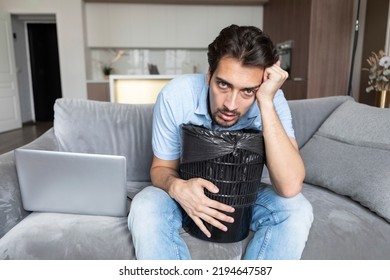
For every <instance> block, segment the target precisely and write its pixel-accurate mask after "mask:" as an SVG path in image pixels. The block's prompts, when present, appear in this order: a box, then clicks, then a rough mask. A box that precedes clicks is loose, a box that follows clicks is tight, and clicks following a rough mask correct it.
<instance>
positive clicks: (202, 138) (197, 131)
mask: <svg viewBox="0 0 390 280" xmlns="http://www.w3.org/2000/svg"><path fill="white" fill-rule="evenodd" d="M264 163H265V148H264V141H263V135H262V133H261V131H255V130H239V131H226V130H225V131H213V130H209V129H206V128H204V127H200V126H195V125H183V126H182V155H181V160H180V168H179V174H180V177H181V178H182V179H185V180H188V179H191V178H203V179H206V180H208V181H210V182H212V183H213V184H214V185H216V186H217V187H218V188H219V192H218V193H216V194H215V193H211V192H209V191H208V190H207V189H205V194H206V196H208V197H209V198H211V199H214V200H217V201H219V202H222V203H225V204H227V205H230V206H232V207H234V208H235V212H234V213H226V214H227V215H229V216H232V217H233V218H234V223H232V224H231V223H225V222H222V223H223V224H224V225H225V226H226V227H227V228H228V230H227V232H224V231H221V230H220V229H218V228H216V227H214V226H212V225H211V224H209V223H207V222H204V224H205V226H206V227H207V229H208V230H209V231H210V233H211V238H208V237H207V236H206V235H205V234H204V233H203V232H202V231H201V230H200V229H199V228H198V226H197V225H196V224H195V223H194V222H193V221H192V219H190V218H189V219H186V220H188V221H187V222H185V223H184V224H183V227H184V229H185V230H186V231H187V232H188V233H190V234H191V235H192V236H195V237H197V238H200V239H203V240H208V241H213V242H221V243H229V242H237V241H241V240H243V239H245V238H246V237H247V236H248V234H249V226H250V222H251V217H252V207H251V206H252V205H253V203H254V202H255V201H256V196H257V193H258V189H259V187H260V184H261V175H262V171H263V166H264Z"/></svg>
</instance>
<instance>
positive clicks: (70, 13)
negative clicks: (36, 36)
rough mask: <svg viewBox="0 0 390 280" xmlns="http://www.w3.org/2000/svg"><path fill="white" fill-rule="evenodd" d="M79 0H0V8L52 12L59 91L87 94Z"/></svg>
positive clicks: (65, 94) (68, 94) (74, 95)
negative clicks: (57, 58)
mask: <svg viewBox="0 0 390 280" xmlns="http://www.w3.org/2000/svg"><path fill="white" fill-rule="evenodd" d="M83 6H84V3H83V2H82V0H35V1H25V0H1V1H0V10H2V11H4V12H7V13H10V14H55V15H56V21H57V32H58V48H59V57H60V72H61V85H62V95H63V97H68V98H82V99H85V98H87V86H86V74H85V67H86V65H85V41H84V31H83Z"/></svg>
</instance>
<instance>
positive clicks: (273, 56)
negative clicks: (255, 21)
mask: <svg viewBox="0 0 390 280" xmlns="http://www.w3.org/2000/svg"><path fill="white" fill-rule="evenodd" d="M225 56H228V57H232V58H236V59H238V60H239V61H241V63H242V65H245V66H260V67H263V68H267V67H269V66H272V65H273V64H275V63H276V62H277V61H278V59H279V56H278V53H277V51H276V49H275V46H274V44H273V43H272V41H271V39H270V37H269V36H268V35H267V34H265V33H264V32H263V31H262V30H261V29H259V28H257V27H254V26H237V25H235V24H233V25H230V26H228V27H225V28H224V29H222V30H221V32H220V33H219V35H218V36H217V38H215V40H214V41H213V42H212V43H211V44H210V45H209V46H208V52H207V57H208V62H209V67H210V74H211V76H212V75H213V73H214V71H215V69H217V66H218V63H219V61H220V60H221V58H223V57H225Z"/></svg>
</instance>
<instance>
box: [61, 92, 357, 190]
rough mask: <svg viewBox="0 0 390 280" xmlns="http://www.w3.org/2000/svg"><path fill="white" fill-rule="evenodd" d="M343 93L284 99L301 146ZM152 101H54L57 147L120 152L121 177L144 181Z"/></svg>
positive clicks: (147, 178)
mask: <svg viewBox="0 0 390 280" xmlns="http://www.w3.org/2000/svg"><path fill="white" fill-rule="evenodd" d="M351 99H352V98H351V97H348V96H333V97H325V98H316V99H305V100H292V101H288V103H289V106H290V108H291V113H292V118H293V126H294V129H295V135H296V138H297V142H298V145H299V147H300V148H301V147H302V146H303V145H304V144H305V143H306V142H307V141H308V140H309V139H310V137H311V136H312V135H313V134H314V133H315V132H316V131H317V129H318V128H319V127H320V126H321V124H322V123H323V122H324V121H325V120H326V119H327V117H328V116H329V115H330V114H331V113H332V112H333V111H334V110H335V109H336V108H337V107H338V106H340V105H341V104H342V103H344V102H345V101H347V100H351ZM152 121H153V104H118V103H109V102H100V101H92V100H80V99H66V98H61V99H58V100H57V101H56V103H55V105H54V133H55V136H56V138H57V141H58V145H59V149H60V150H61V151H68V152H80V153H95V154H113V155H123V156H125V157H126V159H127V179H128V181H133V182H150V174H149V169H150V166H151V163H152V158H153V152H152V145H151V139H152Z"/></svg>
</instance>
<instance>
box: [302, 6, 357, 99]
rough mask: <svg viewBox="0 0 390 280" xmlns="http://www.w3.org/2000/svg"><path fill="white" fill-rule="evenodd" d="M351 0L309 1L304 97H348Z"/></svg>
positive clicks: (352, 25)
mask: <svg viewBox="0 0 390 280" xmlns="http://www.w3.org/2000/svg"><path fill="white" fill-rule="evenodd" d="M353 2H354V0H343V1H340V0H327V1H322V0H312V9H311V11H312V12H311V21H310V43H309V45H310V49H309V64H308V86H307V91H308V92H307V97H308V98H314V97H321V96H333V95H347V94H348V92H347V91H348V78H349V71H350V60H351V47H352V35H353V31H354V30H353V28H354V19H353Z"/></svg>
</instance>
